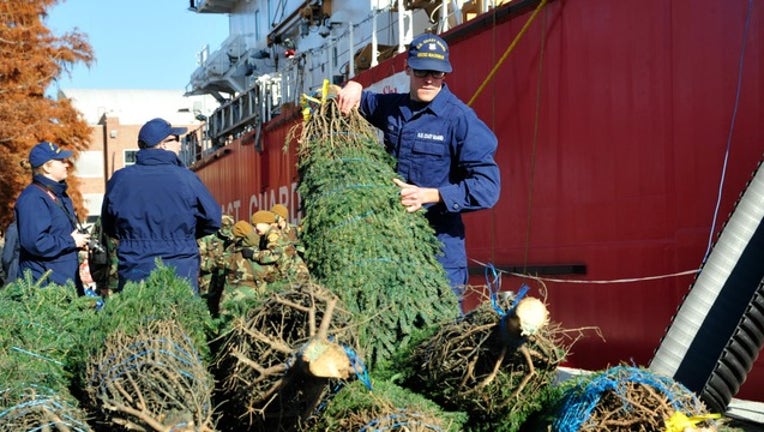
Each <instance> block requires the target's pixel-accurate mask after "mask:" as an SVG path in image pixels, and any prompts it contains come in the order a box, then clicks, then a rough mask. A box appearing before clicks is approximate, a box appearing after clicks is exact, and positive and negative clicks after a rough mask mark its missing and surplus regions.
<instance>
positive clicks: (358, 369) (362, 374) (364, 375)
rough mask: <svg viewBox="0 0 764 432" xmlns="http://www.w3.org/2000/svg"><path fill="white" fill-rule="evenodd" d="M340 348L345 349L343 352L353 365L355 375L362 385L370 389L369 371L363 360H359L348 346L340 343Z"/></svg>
mask: <svg viewBox="0 0 764 432" xmlns="http://www.w3.org/2000/svg"><path fill="white" fill-rule="evenodd" d="M342 348H343V349H344V350H345V354H347V356H348V358H349V359H350V364H351V365H352V366H353V370H354V371H355V375H356V376H357V377H358V379H359V380H360V381H361V382H362V383H363V385H365V386H366V388H367V389H369V391H371V378H369V371H368V370H367V369H366V365H365V364H364V363H363V360H361V358H360V357H359V356H358V354H356V353H355V351H353V349H352V348H350V347H349V346H346V345H342Z"/></svg>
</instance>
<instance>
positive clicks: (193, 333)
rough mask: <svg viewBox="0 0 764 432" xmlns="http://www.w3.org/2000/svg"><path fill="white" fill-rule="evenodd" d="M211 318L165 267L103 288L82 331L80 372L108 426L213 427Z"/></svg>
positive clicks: (155, 428) (93, 404)
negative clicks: (99, 304) (116, 288)
mask: <svg viewBox="0 0 764 432" xmlns="http://www.w3.org/2000/svg"><path fill="white" fill-rule="evenodd" d="M212 330H213V327H212V318H211V316H210V313H209V310H208V309H207V305H206V303H205V301H204V300H202V299H201V298H200V297H199V296H197V295H195V294H194V292H193V291H192V289H191V286H190V285H189V284H188V282H186V281H184V280H182V279H179V278H177V277H176V276H175V273H174V270H173V269H171V268H167V267H163V266H159V267H158V268H157V269H156V270H154V271H153V272H152V273H151V275H150V277H149V278H148V279H146V280H145V281H144V282H141V283H128V284H127V285H126V286H125V288H124V290H123V291H122V292H119V293H116V294H113V295H112V296H110V297H109V298H108V299H107V301H106V302H105V305H104V306H103V308H102V309H101V310H100V311H99V312H98V313H97V320H96V322H95V323H94V324H93V326H92V327H91V329H90V331H89V332H88V335H87V343H86V352H87V353H89V360H88V362H87V364H86V368H85V370H84V372H83V373H82V374H81V376H80V380H81V382H80V386H81V387H82V388H84V390H85V392H86V393H87V400H88V402H89V408H90V409H91V410H93V411H94V412H95V413H96V414H97V415H98V423H99V424H103V425H105V427H106V428H107V430H120V428H121V429H122V430H143V431H157V432H159V431H167V430H174V431H211V430H214V423H215V420H214V413H213V405H212V392H213V387H214V381H213V379H212V375H211V373H210V372H209V371H208V367H209V357H210V351H209V346H208V337H209V336H210V333H211V331H212Z"/></svg>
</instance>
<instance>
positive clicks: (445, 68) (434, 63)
mask: <svg viewBox="0 0 764 432" xmlns="http://www.w3.org/2000/svg"><path fill="white" fill-rule="evenodd" d="M408 65H409V67H410V68H411V69H418V70H431V71H438V72H446V73H449V72H451V63H450V62H449V61H448V44H447V43H446V41H444V40H443V39H441V38H440V36H438V35H434V34H432V33H423V34H421V35H419V36H417V37H415V38H414V40H412V41H411V43H410V44H409V57H408Z"/></svg>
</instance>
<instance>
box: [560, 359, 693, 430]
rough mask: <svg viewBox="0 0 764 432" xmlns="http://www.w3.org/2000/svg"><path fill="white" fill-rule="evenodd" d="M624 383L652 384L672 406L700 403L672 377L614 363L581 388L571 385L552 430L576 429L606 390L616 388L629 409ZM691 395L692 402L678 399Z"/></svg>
mask: <svg viewBox="0 0 764 432" xmlns="http://www.w3.org/2000/svg"><path fill="white" fill-rule="evenodd" d="M625 383H639V384H644V385H648V386H650V387H653V388H654V389H656V390H657V391H659V392H660V393H662V394H663V395H664V396H666V397H667V399H668V400H669V402H670V403H671V406H672V407H673V408H674V409H675V410H677V411H680V410H682V411H687V412H692V411H700V410H701V405H700V402H699V400H698V399H697V397H696V396H695V395H694V394H693V393H692V392H691V391H690V390H688V389H687V388H686V387H684V386H683V385H681V384H679V383H677V382H675V381H673V380H672V379H670V378H667V377H663V376H659V375H655V374H651V373H649V372H648V371H645V370H643V369H639V368H635V367H627V366H616V367H612V368H610V369H608V370H607V371H606V372H605V373H603V374H601V375H599V376H597V377H595V378H593V379H591V380H590V381H589V382H588V383H586V385H585V387H584V388H583V391H581V390H582V389H581V388H579V387H576V388H573V389H571V390H570V391H569V395H568V396H566V398H565V401H564V403H563V406H562V408H561V409H560V413H561V415H560V416H559V417H558V418H557V420H556V421H555V423H554V430H556V431H559V432H577V431H579V430H580V429H581V427H582V426H583V425H584V424H585V423H586V422H587V421H588V420H589V418H590V417H591V415H592V412H593V411H594V409H595V408H596V406H597V404H598V403H599V401H600V399H601V398H602V395H603V393H605V392H606V391H613V392H615V393H616V394H617V395H618V396H619V397H621V399H622V400H623V402H624V407H623V408H624V409H625V410H629V409H631V408H632V407H631V406H627V405H626V404H627V403H628V401H626V400H625V392H626V390H627V388H626V386H624V384H625ZM687 396H690V397H691V402H692V405H694V406H689V404H688V403H687V402H686V401H682V400H680V397H685V398H686V397H687Z"/></svg>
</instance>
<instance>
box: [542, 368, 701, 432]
mask: <svg viewBox="0 0 764 432" xmlns="http://www.w3.org/2000/svg"><path fill="white" fill-rule="evenodd" d="M677 412H679V413H682V414H684V415H687V416H688V417H694V416H700V417H702V416H706V415H707V414H708V410H707V408H706V407H705V405H703V403H702V401H700V399H698V397H697V396H696V395H695V394H694V393H692V392H691V391H690V390H689V389H687V388H686V387H685V386H683V385H682V384H680V383H678V382H676V381H674V380H673V379H671V378H668V377H665V376H661V375H657V374H655V373H652V372H650V371H648V370H646V369H643V368H638V367H630V366H615V367H612V368H609V369H606V370H604V371H601V372H598V373H594V374H591V375H585V376H581V377H579V378H578V379H576V380H575V381H574V382H573V384H572V385H570V386H569V388H568V389H567V390H566V392H565V395H564V398H563V400H562V403H561V405H560V406H559V409H558V410H557V412H556V420H555V421H554V424H553V429H554V430H555V431H560V432H577V431H614V432H632V431H657V430H665V429H666V425H665V421H666V420H667V419H669V418H671V416H672V415H675V413H677ZM713 423H714V422H713V421H708V424H711V425H713Z"/></svg>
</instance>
